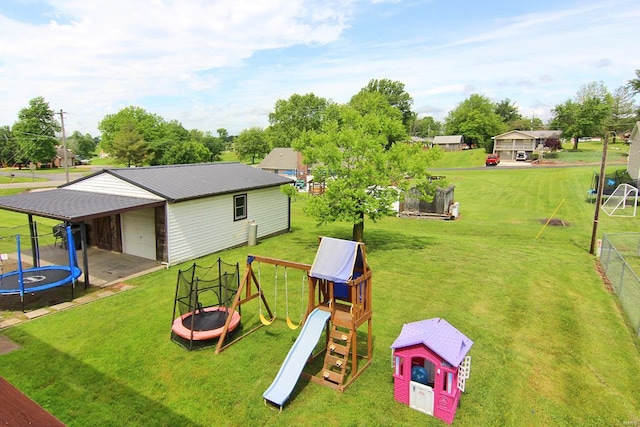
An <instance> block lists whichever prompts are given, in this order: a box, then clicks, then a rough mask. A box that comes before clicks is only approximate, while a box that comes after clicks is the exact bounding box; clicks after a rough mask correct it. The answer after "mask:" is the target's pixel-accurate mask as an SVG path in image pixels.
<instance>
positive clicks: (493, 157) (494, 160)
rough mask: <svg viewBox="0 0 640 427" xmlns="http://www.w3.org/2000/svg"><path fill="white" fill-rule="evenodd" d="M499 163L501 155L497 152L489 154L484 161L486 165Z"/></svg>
mask: <svg viewBox="0 0 640 427" xmlns="http://www.w3.org/2000/svg"><path fill="white" fill-rule="evenodd" d="M498 163H500V156H498V155H497V154H489V155H487V158H486V160H485V161H484V164H485V165H486V166H498Z"/></svg>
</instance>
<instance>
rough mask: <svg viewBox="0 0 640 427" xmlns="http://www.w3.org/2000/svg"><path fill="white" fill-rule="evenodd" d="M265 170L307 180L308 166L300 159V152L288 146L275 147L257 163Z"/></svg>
mask: <svg viewBox="0 0 640 427" xmlns="http://www.w3.org/2000/svg"><path fill="white" fill-rule="evenodd" d="M258 168H259V169H262V170H263V171H266V172H271V173H275V174H278V175H282V176H286V177H288V178H291V179H302V180H304V181H305V182H306V181H307V175H309V167H308V166H307V165H305V164H304V162H303V161H302V153H300V152H298V151H295V150H294V149H293V148H289V147H276V148H274V149H273V150H271V152H270V153H269V154H267V156H266V157H265V158H264V159H263V160H262V161H261V162H260V163H259V164H258Z"/></svg>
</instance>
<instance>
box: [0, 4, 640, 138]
mask: <svg viewBox="0 0 640 427" xmlns="http://www.w3.org/2000/svg"><path fill="white" fill-rule="evenodd" d="M563 3H564V4H566V2H564V1H563V0H558V6H555V7H553V8H551V9H550V8H548V7H547V8H545V9H541V8H536V7H537V6H536V5H535V4H532V5H531V7H530V9H528V10H530V11H533V12H527V13H522V14H519V15H510V16H500V15H495V16H496V17H493V16H492V15H491V13H490V12H487V18H486V19H484V20H482V21H479V20H465V19H456V21H455V22H451V21H442V22H439V21H438V19H437V18H438V17H437V16H434V13H435V10H436V9H437V8H443V7H450V8H455V7H458V6H455V5H453V4H452V5H450V6H447V5H443V4H441V3H438V2H431V1H418V0H411V1H410V2H407V1H404V2H402V1H399V0H391V1H388V2H385V1H378V0H371V1H367V0H348V1H341V0H329V1H321V0H272V1H269V2H255V1H254V2H249V1H243V0H209V1H208V0H190V1H188V0H111V1H106V0H93V1H86V0H49V4H50V5H51V6H52V8H53V9H54V10H55V13H52V14H51V15H50V18H51V19H50V22H48V23H46V24H42V23H41V22H42V20H34V22H40V23H28V22H24V20H22V21H18V20H12V19H9V18H7V17H3V16H0V93H2V94H3V96H2V97H0V125H5V124H12V123H13V122H14V121H15V120H16V118H17V113H18V111H19V109H20V108H23V107H25V106H26V105H27V104H28V101H29V99H31V98H33V97H35V96H44V97H45V99H46V100H47V101H49V103H50V105H51V107H52V108H54V109H56V110H57V109H60V108H63V109H64V110H65V111H69V113H70V114H69V116H68V118H67V119H65V124H67V127H68V128H69V131H70V132H72V131H73V130H80V131H82V132H92V133H95V132H97V131H96V128H97V124H98V122H99V121H100V120H101V119H102V118H103V117H104V116H105V114H108V113H114V112H116V111H118V110H119V109H120V108H123V107H126V106H128V105H132V104H133V105H139V106H141V107H143V108H145V109H147V110H148V111H150V112H153V113H156V114H159V115H161V116H163V117H164V118H165V119H167V120H173V119H176V120H179V121H182V122H183V124H184V125H185V126H186V127H188V128H194V127H197V128H199V129H202V130H213V131H215V129H217V128H219V127H225V128H227V129H229V130H230V132H231V133H237V132H239V131H240V130H241V129H244V128H247V127H251V126H262V127H264V126H266V125H267V114H268V112H269V111H271V109H272V108H273V105H274V103H275V101H276V100H277V99H280V98H288V97H289V96H290V95H291V94H293V93H308V92H313V93H315V94H316V95H318V96H323V97H326V98H331V99H333V100H335V101H337V102H346V101H348V100H349V99H350V98H351V96H352V95H353V94H355V93H357V92H358V90H359V89H360V88H362V87H363V86H365V85H366V83H367V82H368V81H369V80H370V79H372V78H390V79H393V80H399V81H402V82H403V83H405V85H406V89H407V91H408V92H409V93H410V94H411V95H412V96H413V98H414V101H415V102H414V106H415V108H416V109H417V108H418V106H423V107H421V108H420V109H421V111H419V112H420V113H423V112H425V111H426V110H428V111H431V112H433V114H434V115H437V116H436V118H442V117H444V116H445V115H446V112H447V111H448V110H450V109H451V108H454V107H455V106H456V105H457V104H458V103H459V102H461V101H462V100H464V99H465V98H466V97H468V96H469V95H470V94H471V93H472V92H479V93H483V94H485V95H487V96H489V97H491V98H493V99H495V100H499V99H503V98H510V99H511V100H513V101H515V102H517V103H518V105H520V106H521V112H522V113H523V114H527V115H528V114H531V113H535V115H536V116H537V117H543V118H544V119H546V118H548V116H549V109H550V108H551V107H552V106H553V105H555V104H557V103H560V102H563V101H564V100H566V99H567V98H569V97H570V96H572V95H573V94H575V92H576V91H577V90H578V89H579V87H580V86H581V85H582V84H584V83H588V82H590V81H594V80H598V81H599V80H602V81H604V82H605V84H606V85H607V86H608V87H609V89H610V90H613V89H614V88H615V87H616V86H618V85H621V84H623V83H625V82H626V80H627V79H629V78H632V77H634V70H635V69H636V68H638V67H639V65H638V63H637V59H636V58H635V57H634V56H633V52H635V50H636V44H637V40H639V39H640V30H639V29H640V8H637V7H635V2H634V1H632V0H615V1H604V0H594V1H586V2H583V3H581V4H579V5H577V6H563V5H562V4H563ZM473 6H474V7H478V8H480V7H481V6H482V5H476V4H475V3H473ZM482 7H487V8H488V6H487V5H485V6H482ZM495 9H496V10H498V9H499V7H495ZM374 12H375V16H376V17H378V18H375V19H378V20H379V21H377V22H375V23H372V22H369V21H367V20H370V19H374V18H373V17H372V16H373V15H372V14H373V13H374ZM48 16H49V15H48ZM362 16H366V17H367V18H366V19H367V20H363V19H361V17H362ZM456 16H458V17H459V15H456ZM426 23H428V25H426ZM383 24H387V26H383ZM398 29H400V30H401V31H396V30H398ZM425 106H429V107H425ZM545 109H546V111H545Z"/></svg>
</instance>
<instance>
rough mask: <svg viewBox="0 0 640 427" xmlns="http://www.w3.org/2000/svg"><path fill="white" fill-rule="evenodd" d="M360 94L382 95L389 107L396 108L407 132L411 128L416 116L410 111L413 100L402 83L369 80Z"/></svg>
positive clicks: (387, 80) (386, 80)
mask: <svg viewBox="0 0 640 427" xmlns="http://www.w3.org/2000/svg"><path fill="white" fill-rule="evenodd" d="M360 92H378V93H381V94H382V95H384V97H385V98H386V100H387V102H388V103H389V105H391V106H392V107H394V108H397V109H398V111H400V114H401V116H402V123H403V124H404V126H405V129H406V130H407V132H409V131H410V129H411V128H412V127H413V122H414V121H415V119H416V114H415V113H414V112H413V111H411V105H413V98H412V97H411V95H409V93H407V92H406V90H405V88H404V83H402V82H399V81H393V80H390V79H380V80H378V79H371V80H370V81H369V83H368V84H367V86H365V87H364V88H362V90H361V91H360Z"/></svg>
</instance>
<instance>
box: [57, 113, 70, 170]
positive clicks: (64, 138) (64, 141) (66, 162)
mask: <svg viewBox="0 0 640 427" xmlns="http://www.w3.org/2000/svg"><path fill="white" fill-rule="evenodd" d="M58 114H60V122H61V124H62V152H63V154H62V156H63V161H64V173H65V176H66V179H67V182H69V160H68V158H69V156H68V155H67V135H66V134H65V132H64V111H62V109H60V113H58Z"/></svg>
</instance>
